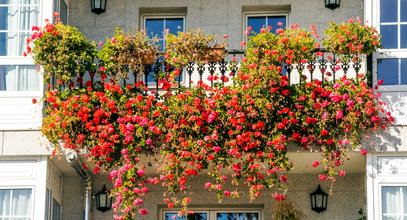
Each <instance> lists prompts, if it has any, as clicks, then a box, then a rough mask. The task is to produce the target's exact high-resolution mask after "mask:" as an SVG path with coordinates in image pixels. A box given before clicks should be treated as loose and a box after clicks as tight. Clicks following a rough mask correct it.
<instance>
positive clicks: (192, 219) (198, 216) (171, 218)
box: [165, 213, 208, 220]
mask: <svg viewBox="0 0 407 220" xmlns="http://www.w3.org/2000/svg"><path fill="white" fill-rule="evenodd" d="M165 220H208V216H207V214H206V213H194V214H192V215H188V216H187V218H186V219H185V217H179V216H178V214H177V213H165Z"/></svg>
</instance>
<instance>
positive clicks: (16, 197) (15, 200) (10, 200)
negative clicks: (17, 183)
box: [0, 189, 32, 220]
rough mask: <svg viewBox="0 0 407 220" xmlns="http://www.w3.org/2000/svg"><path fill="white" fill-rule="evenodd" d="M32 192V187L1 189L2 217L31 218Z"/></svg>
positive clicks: (0, 209)
mask: <svg viewBox="0 0 407 220" xmlns="http://www.w3.org/2000/svg"><path fill="white" fill-rule="evenodd" d="M31 194H32V190H31V189H2V190H0V218H1V217H13V216H19V218H18V219H21V220H30V219H31V210H32V207H31V206H32V196H31ZM5 219H8V218H5ZM14 219H17V218H14Z"/></svg>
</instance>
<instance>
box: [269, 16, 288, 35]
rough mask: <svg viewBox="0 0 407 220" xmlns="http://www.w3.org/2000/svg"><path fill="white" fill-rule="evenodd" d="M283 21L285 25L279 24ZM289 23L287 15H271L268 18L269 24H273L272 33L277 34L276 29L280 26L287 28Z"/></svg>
mask: <svg viewBox="0 0 407 220" xmlns="http://www.w3.org/2000/svg"><path fill="white" fill-rule="evenodd" d="M278 22H281V23H283V26H278V25H277V23H278ZM286 25H287V22H286V19H285V16H270V17H268V18H267V26H271V27H273V29H271V33H273V34H275V33H276V30H277V29H279V28H285V27H286Z"/></svg>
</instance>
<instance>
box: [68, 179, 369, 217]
mask: <svg viewBox="0 0 407 220" xmlns="http://www.w3.org/2000/svg"><path fill="white" fill-rule="evenodd" d="M288 177H289V184H288V188H289V191H288V199H289V200H290V201H292V202H294V203H295V205H296V207H297V208H298V210H300V211H302V212H303V213H305V214H306V216H305V217H304V218H302V219H305V220H318V219H321V220H322V219H332V220H335V219H338V220H343V219H357V218H358V217H359V216H358V213H357V212H358V210H359V209H360V208H364V207H365V203H366V199H365V174H364V173H352V174H347V176H345V177H344V178H338V181H337V182H336V183H335V184H334V185H333V192H332V194H331V195H330V196H329V199H328V210H327V211H325V212H322V213H320V214H318V213H317V212H314V211H312V210H311V207H310V203H311V202H310V196H309V194H310V193H311V192H313V191H315V190H316V188H317V186H318V184H321V187H322V188H323V190H325V191H326V192H328V191H329V189H330V187H331V186H330V183H329V182H321V181H319V179H318V176H317V175H316V174H291V175H289V176H288ZM207 181H208V179H207V178H206V177H204V176H198V177H196V178H194V179H193V180H192V181H191V182H190V184H191V186H192V188H191V192H192V195H191V197H192V199H193V202H192V203H191V207H193V208H202V209H205V208H222V207H224V208H233V207H237V208H251V207H253V208H258V207H263V208H262V211H263V217H264V218H263V219H262V220H271V210H272V205H273V201H274V199H272V198H271V196H270V192H265V194H264V195H262V196H261V197H260V198H257V199H256V200H255V201H254V202H252V203H249V198H248V197H247V195H248V192H247V191H242V194H241V195H242V196H241V198H240V199H229V198H228V199H223V201H222V203H218V202H217V198H216V194H215V193H214V192H207V191H205V190H204V184H205V183H206V182H207ZM103 184H106V186H107V188H108V189H111V187H112V185H111V183H110V182H109V181H108V180H107V177H106V176H97V177H94V178H93V183H92V186H93V192H94V193H96V192H98V191H99V190H100V189H102V187H103ZM63 185H64V189H63V198H64V200H63V203H62V206H63V209H62V210H63V212H62V220H68V219H80V218H79V216H82V214H83V210H82V204H83V200H82V199H81V195H82V193H83V186H82V185H81V183H80V181H79V179H78V178H76V177H64V183H63ZM163 189H164V188H162V187H161V186H160V185H156V186H154V187H152V188H151V192H150V193H149V194H148V195H147V197H146V199H145V203H144V207H145V208H147V209H148V211H149V214H148V215H147V216H138V217H137V218H136V219H138V220H151V219H157V220H158V219H159V218H158V217H159V214H160V208H165V204H164V203H163V196H162V193H163ZM92 203H93V204H92V207H93V211H92V216H93V218H92V219H94V220H105V219H106V220H108V219H112V215H113V212H112V211H108V212H105V213H102V212H100V211H97V210H96V208H95V204H94V203H95V200H94V199H93V200H92Z"/></svg>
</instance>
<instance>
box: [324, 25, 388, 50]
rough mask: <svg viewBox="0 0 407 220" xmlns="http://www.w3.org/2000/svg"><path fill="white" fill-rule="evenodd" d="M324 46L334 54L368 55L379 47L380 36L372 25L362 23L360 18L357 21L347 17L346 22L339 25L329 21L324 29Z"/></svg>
mask: <svg viewBox="0 0 407 220" xmlns="http://www.w3.org/2000/svg"><path fill="white" fill-rule="evenodd" d="M325 34H326V38H325V39H324V40H323V44H324V46H325V47H326V48H327V49H328V51H331V52H333V53H335V54H366V55H369V54H371V53H373V52H375V51H376V50H377V49H378V48H380V47H381V43H380V39H381V36H380V35H379V33H378V32H377V30H376V29H375V28H374V27H371V26H368V25H363V22H362V21H361V20H360V18H357V21H355V20H353V19H349V20H348V23H342V24H340V25H338V24H336V23H335V22H331V23H330V27H329V29H326V30H325Z"/></svg>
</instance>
